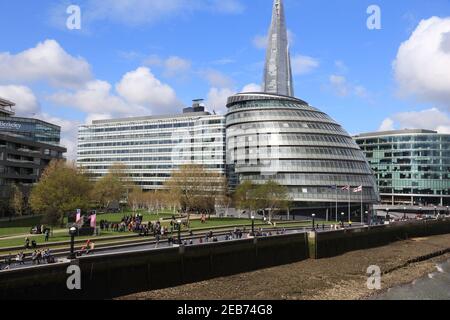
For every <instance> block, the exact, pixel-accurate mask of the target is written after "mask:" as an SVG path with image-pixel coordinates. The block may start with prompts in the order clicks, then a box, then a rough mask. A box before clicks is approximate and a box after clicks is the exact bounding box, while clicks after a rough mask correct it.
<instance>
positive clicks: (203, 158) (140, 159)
mask: <svg viewBox="0 0 450 320" xmlns="http://www.w3.org/2000/svg"><path fill="white" fill-rule="evenodd" d="M223 157H225V155H224V156H223ZM223 157H222V155H219V156H216V155H215V154H212V155H210V156H209V157H208V156H203V155H202V156H187V157H183V156H182V155H180V156H177V157H176V158H175V160H186V161H208V160H211V161H212V160H216V161H222V160H224V159H223ZM173 160H174V158H173V157H124V158H117V157H116V158H115V157H111V158H86V159H78V160H77V161H78V162H80V163H89V162H150V161H154V162H156V161H173Z"/></svg>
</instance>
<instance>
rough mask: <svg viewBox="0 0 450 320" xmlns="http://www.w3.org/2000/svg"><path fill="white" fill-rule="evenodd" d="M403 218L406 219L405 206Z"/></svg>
mask: <svg viewBox="0 0 450 320" xmlns="http://www.w3.org/2000/svg"><path fill="white" fill-rule="evenodd" d="M403 219H404V220H406V207H403Z"/></svg>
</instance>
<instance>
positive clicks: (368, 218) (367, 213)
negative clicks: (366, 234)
mask: <svg viewBox="0 0 450 320" xmlns="http://www.w3.org/2000/svg"><path fill="white" fill-rule="evenodd" d="M365 214H366V216H367V224H368V225H369V226H370V224H371V221H370V217H369V211H366V212H365Z"/></svg>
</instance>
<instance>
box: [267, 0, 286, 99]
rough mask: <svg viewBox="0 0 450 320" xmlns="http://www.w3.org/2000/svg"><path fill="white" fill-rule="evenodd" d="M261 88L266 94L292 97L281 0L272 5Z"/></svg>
mask: <svg viewBox="0 0 450 320" xmlns="http://www.w3.org/2000/svg"><path fill="white" fill-rule="evenodd" d="M263 88H264V92H266V93H274V94H279V95H284V96H292V97H293V96H294V84H293V81H292V68H291V58H290V54H289V42H288V34H287V29H286V19H285V15H284V6H283V1H282V0H275V1H274V4H273V14H272V24H271V26H270V30H269V37H268V45H267V55H266V64H265V70H264V83H263Z"/></svg>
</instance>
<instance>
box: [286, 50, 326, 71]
mask: <svg viewBox="0 0 450 320" xmlns="http://www.w3.org/2000/svg"><path fill="white" fill-rule="evenodd" d="M291 60H292V61H291V63H292V73H293V74H294V75H304V74H308V73H310V72H311V71H313V70H314V69H316V68H317V67H319V65H320V63H319V60H317V59H315V58H312V57H308V56H302V55H299V54H298V55H295V56H293V57H292V59H291Z"/></svg>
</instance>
